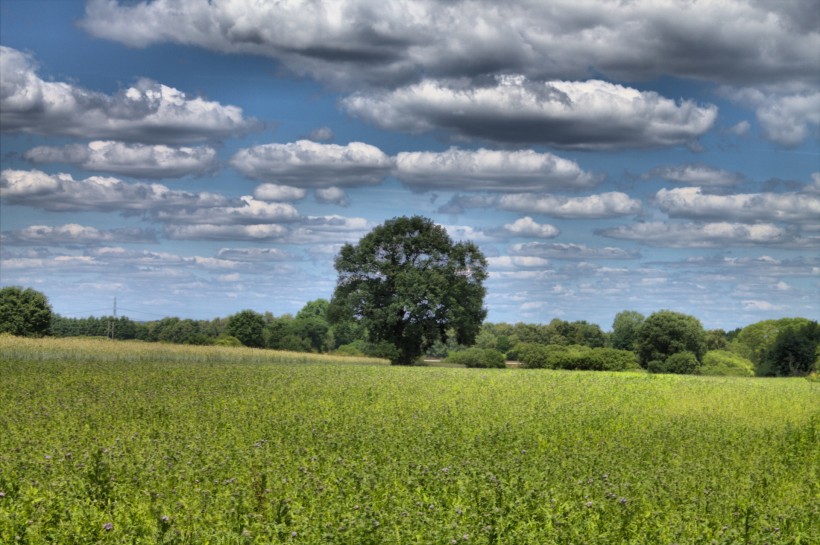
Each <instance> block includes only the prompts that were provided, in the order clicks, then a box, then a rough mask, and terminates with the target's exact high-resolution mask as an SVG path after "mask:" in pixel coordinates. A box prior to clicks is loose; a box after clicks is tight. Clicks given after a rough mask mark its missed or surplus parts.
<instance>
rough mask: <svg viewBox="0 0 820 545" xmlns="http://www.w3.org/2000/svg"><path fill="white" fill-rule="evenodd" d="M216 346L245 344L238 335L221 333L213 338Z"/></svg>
mask: <svg viewBox="0 0 820 545" xmlns="http://www.w3.org/2000/svg"><path fill="white" fill-rule="evenodd" d="M212 344H213V345H214V346H244V345H243V344H242V341H240V340H239V339H237V338H236V337H232V336H230V335H227V334H226V335H220V336H219V337H217V338H216V339H214V340H213V343H212Z"/></svg>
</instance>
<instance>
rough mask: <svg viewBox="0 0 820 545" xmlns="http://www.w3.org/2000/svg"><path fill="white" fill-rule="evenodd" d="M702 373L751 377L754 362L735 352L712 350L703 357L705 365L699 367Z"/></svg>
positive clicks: (699, 371)
mask: <svg viewBox="0 0 820 545" xmlns="http://www.w3.org/2000/svg"><path fill="white" fill-rule="evenodd" d="M698 373H699V374H701V375H714V376H733V377H751V376H754V374H755V373H754V363H752V361H751V360H748V359H746V358H744V357H743V356H739V355H737V354H733V353H732V352H729V351H728V350H711V351H709V352H707V353H706V355H705V356H704V357H703V366H702V367H701V368H700V369H698Z"/></svg>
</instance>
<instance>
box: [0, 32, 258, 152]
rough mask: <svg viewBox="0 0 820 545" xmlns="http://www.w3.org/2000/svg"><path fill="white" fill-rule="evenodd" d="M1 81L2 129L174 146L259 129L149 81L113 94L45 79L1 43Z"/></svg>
mask: <svg viewBox="0 0 820 545" xmlns="http://www.w3.org/2000/svg"><path fill="white" fill-rule="evenodd" d="M0 81H2V85H0V126H2V130H3V131H10V132H23V133H31V134H44V135H62V136H75V137H80V138H101V139H117V140H126V141H135V142H147V143H164V144H179V143H186V142H198V141H204V140H220V139H224V138H227V137H230V136H236V135H239V134H243V133H247V132H249V131H251V130H254V129H256V128H257V127H258V122H257V121H256V120H254V119H246V118H245V117H243V115H242V109H241V108H238V107H236V106H224V105H222V104H219V103H218V102H213V101H209V100H205V99H203V98H201V97H189V96H188V95H186V94H185V93H183V92H182V91H179V90H177V89H174V88H173V87H168V86H167V85H162V84H160V83H157V82H155V81H151V80H149V79H140V80H139V81H137V82H136V83H135V84H134V85H132V86H131V87H129V88H127V89H125V90H123V91H120V92H119V93H117V94H116V95H105V94H103V93H97V92H94V91H90V90H87V89H83V88H80V87H76V86H74V85H72V84H69V83H64V82H49V81H45V80H43V79H41V78H40V77H39V76H38V75H37V74H36V72H35V67H34V62H33V60H32V59H31V57H30V56H29V55H27V54H25V53H22V52H20V51H17V50H16V49H12V48H10V47H5V46H0Z"/></svg>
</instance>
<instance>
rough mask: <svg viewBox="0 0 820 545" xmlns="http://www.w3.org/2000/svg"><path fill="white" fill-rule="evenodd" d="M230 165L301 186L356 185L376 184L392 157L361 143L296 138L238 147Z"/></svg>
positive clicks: (252, 174) (254, 176)
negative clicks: (323, 141) (331, 142)
mask: <svg viewBox="0 0 820 545" xmlns="http://www.w3.org/2000/svg"><path fill="white" fill-rule="evenodd" d="M231 165H232V166H233V167H234V168H235V169H237V170H238V171H239V172H241V173H242V174H244V175H245V176H247V177H249V178H252V179H254V180H260V181H264V182H273V183H277V184H285V185H290V186H294V187H301V188H327V187H356V186H364V185H374V184H378V183H380V182H381V181H382V180H384V178H385V177H387V175H388V174H389V173H390V170H391V169H392V168H393V160H392V159H391V158H390V157H388V156H387V155H385V154H384V153H383V152H382V151H381V150H380V149H379V148H377V147H375V146H371V145H369V144H364V143H362V142H351V143H350V144H347V145H346V146H339V145H337V144H319V143H316V142H311V141H310V140H298V141H296V142H291V143H288V144H264V145H261V146H254V147H252V148H245V149H241V150H239V151H238V152H237V153H236V154H235V155H234V156H233V157H232V158H231Z"/></svg>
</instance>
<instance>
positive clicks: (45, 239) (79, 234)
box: [0, 223, 157, 246]
mask: <svg viewBox="0 0 820 545" xmlns="http://www.w3.org/2000/svg"><path fill="white" fill-rule="evenodd" d="M0 242H2V243H3V244H9V245H23V246H30V245H43V246H73V245H78V246H84V245H100V244H122V243H156V242H157V236H156V233H155V232H154V231H153V230H151V229H139V228H121V229H97V228H96V227H90V226H86V225H79V224H76V223H69V224H66V225H60V226H56V227H52V226H49V225H31V226H29V227H25V228H23V229H18V230H15V231H6V232H4V233H0Z"/></svg>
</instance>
